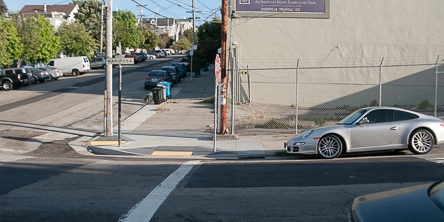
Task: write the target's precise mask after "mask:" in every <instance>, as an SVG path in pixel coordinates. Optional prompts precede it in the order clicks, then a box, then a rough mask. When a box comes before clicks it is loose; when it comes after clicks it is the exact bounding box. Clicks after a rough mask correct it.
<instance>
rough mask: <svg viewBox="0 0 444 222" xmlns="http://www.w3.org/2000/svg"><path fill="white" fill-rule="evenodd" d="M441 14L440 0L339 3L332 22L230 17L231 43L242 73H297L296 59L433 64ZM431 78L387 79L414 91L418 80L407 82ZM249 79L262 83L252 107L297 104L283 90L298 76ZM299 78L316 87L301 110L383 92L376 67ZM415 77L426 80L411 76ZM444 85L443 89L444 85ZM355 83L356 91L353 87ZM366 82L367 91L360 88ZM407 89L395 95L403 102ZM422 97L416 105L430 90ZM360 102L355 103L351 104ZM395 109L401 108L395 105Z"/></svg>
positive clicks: (415, 71) (397, 73)
mask: <svg viewBox="0 0 444 222" xmlns="http://www.w3.org/2000/svg"><path fill="white" fill-rule="evenodd" d="M443 9H444V1H442V0H428V1H423V2H421V1H417V0H403V1H400V0H372V1H358V0H340V1H339V0H333V1H331V2H330V18H329V19H308V18H235V19H232V20H231V21H232V23H231V24H229V27H231V28H232V29H231V30H230V29H228V30H229V33H228V41H229V42H231V43H233V42H235V43H236V45H235V46H233V47H236V48H237V65H238V67H239V68H240V69H245V68H247V66H248V67H249V68H250V69H252V68H285V67H296V62H297V60H298V59H299V67H330V66H354V65H357V66H378V65H380V63H381V60H382V58H384V61H383V65H395V64H396V65H398V64H402V65H409V64H434V63H435V62H436V60H437V57H438V56H439V55H441V58H444V38H443V36H444V28H443V27H444V26H443V24H444V13H442V10H443ZM230 37H231V38H230ZM441 61H442V59H440V62H441ZM430 72H434V69H433V66H417V67H416V66H415V67H400V68H399V69H391V68H385V69H384V75H385V76H384V78H383V81H384V83H392V84H394V83H396V81H397V80H402V83H403V84H405V85H406V86H408V85H409V84H412V83H414V82H405V80H406V79H411V81H418V79H419V80H424V79H422V78H421V75H424V73H426V75H424V78H427V80H425V82H430V81H434V75H433V74H430ZM250 73H251V74H252V76H251V77H252V79H253V81H256V82H257V83H256V84H255V83H253V84H252V88H253V89H252V98H253V101H252V102H255V101H256V102H259V103H278V104H286V105H288V104H294V103H295V102H294V101H295V99H294V97H295V93H294V91H295V90H296V89H295V87H294V86H293V87H292V88H290V87H286V86H285V83H288V81H294V79H295V77H294V76H295V71H294V70H287V71H254V72H250ZM301 75H305V77H303V78H302V79H301V81H303V83H304V84H313V85H312V86H311V87H306V89H304V90H303V91H302V92H301V91H300V92H299V93H301V95H300V96H302V95H303V96H304V98H303V99H301V100H300V102H301V104H300V105H301V106H308V107H311V106H318V105H322V104H325V103H329V102H332V101H338V100H341V98H350V96H351V95H352V94H357V93H363V92H366V91H368V90H371V91H374V90H377V91H379V89H375V88H374V87H375V86H374V84H378V81H379V70H378V68H369V69H328V70H325V69H324V70H320V69H314V70H305V71H301ZM411 75H420V76H418V77H415V78H407V77H409V76H411ZM430 78H431V79H430ZM241 79H243V80H242V81H243V82H244V83H243V84H241V85H242V87H243V89H242V90H241V91H245V89H246V88H247V87H246V84H245V80H246V78H245V77H241ZM441 79H444V78H441ZM440 81H441V83H440V84H441V85H444V84H443V80H440ZM267 82H274V83H276V82H277V83H276V84H267ZM319 82H322V83H343V82H345V83H346V85H341V84H326V85H323V86H322V88H319V87H317V86H316V84H315V83H319ZM353 84H357V85H358V86H350V85H353ZM362 84H364V86H359V85H362ZM365 84H369V85H365ZM276 86H277V87H276ZM424 87H430V85H426V86H424ZM270 88H272V90H269V89H270ZM409 89H411V88H408V87H407V88H405V89H393V90H395V91H396V94H397V95H399V96H398V97H399V98H401V97H402V95H403V94H404V91H406V90H407V91H408V90H409ZM288 91H290V92H288ZM291 91H293V92H291ZM410 91H411V90H410ZM419 91H420V92H421V93H422V92H423V93H424V95H419V96H418V95H416V96H417V97H418V99H417V100H418V101H421V100H423V98H425V97H428V98H429V93H430V92H429V91H428V90H419ZM441 91H442V89H440V92H441ZM432 92H433V90H432ZM442 93H444V92H442ZM363 95H364V94H363ZM441 95H444V94H441ZM370 97H371V98H374V99H377V98H375V96H370ZM369 99H370V98H369ZM359 100H360V99H359V97H356V99H353V100H351V101H350V102H351V103H354V102H356V101H359ZM418 101H410V102H411V103H417V102H418ZM429 101H430V99H429ZM343 102H344V101H341V102H340V103H343ZM365 102H366V103H369V102H370V101H365ZM390 103H396V104H399V103H401V102H399V103H398V102H397V100H396V99H391V101H390ZM387 105H390V104H387Z"/></svg>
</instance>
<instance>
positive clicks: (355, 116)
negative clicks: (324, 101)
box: [338, 109, 367, 125]
mask: <svg viewBox="0 0 444 222" xmlns="http://www.w3.org/2000/svg"><path fill="white" fill-rule="evenodd" d="M366 112H367V110H366V109H358V110H356V111H354V112H352V113H351V114H350V115H348V116H347V117H345V118H344V119H342V120H341V121H339V122H338V124H339V125H351V124H352V123H354V122H355V121H356V120H357V119H359V118H361V116H362V115H364V113H366Z"/></svg>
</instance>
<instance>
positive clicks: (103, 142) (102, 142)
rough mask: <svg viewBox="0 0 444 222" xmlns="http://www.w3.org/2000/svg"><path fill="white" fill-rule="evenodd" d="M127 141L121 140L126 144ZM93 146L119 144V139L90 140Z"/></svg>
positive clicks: (121, 142)
mask: <svg viewBox="0 0 444 222" xmlns="http://www.w3.org/2000/svg"><path fill="white" fill-rule="evenodd" d="M124 143H126V141H120V144H124ZM89 144H90V145H91V146H117V145H119V141H91V142H89Z"/></svg>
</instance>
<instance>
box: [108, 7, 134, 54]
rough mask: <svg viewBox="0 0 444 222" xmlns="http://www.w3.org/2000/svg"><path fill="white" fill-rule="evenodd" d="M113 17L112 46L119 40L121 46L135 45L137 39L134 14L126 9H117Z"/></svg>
mask: <svg viewBox="0 0 444 222" xmlns="http://www.w3.org/2000/svg"><path fill="white" fill-rule="evenodd" d="M113 19H114V20H113V48H114V47H116V46H117V45H119V42H120V43H121V44H122V48H125V47H130V48H131V47H136V46H137V43H138V40H139V39H138V38H139V37H138V35H137V26H136V23H137V19H136V15H134V13H132V12H131V11H128V10H125V11H122V10H119V11H117V12H116V13H115V14H114V16H113Z"/></svg>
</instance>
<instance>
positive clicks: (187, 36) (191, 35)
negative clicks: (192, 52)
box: [179, 29, 194, 43]
mask: <svg viewBox="0 0 444 222" xmlns="http://www.w3.org/2000/svg"><path fill="white" fill-rule="evenodd" d="M183 38H185V39H187V40H188V42H190V43H194V32H193V30H192V29H188V30H185V32H183V35H181V36H180V37H179V39H183Z"/></svg>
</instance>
